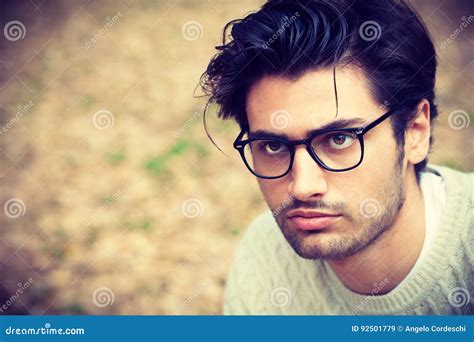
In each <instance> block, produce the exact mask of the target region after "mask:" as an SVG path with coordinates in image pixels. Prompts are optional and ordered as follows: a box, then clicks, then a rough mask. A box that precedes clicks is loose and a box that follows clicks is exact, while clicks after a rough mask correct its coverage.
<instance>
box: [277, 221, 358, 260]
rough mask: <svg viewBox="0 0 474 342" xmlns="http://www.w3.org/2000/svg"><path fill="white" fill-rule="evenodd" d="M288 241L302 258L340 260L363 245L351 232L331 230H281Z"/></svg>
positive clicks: (352, 253)
mask: <svg viewBox="0 0 474 342" xmlns="http://www.w3.org/2000/svg"><path fill="white" fill-rule="evenodd" d="M283 235H284V236H285V238H286V240H287V241H288V243H289V244H290V245H291V247H292V248H293V249H294V251H295V252H296V254H298V255H299V256H300V257H302V258H304V259H311V260H317V259H323V260H341V259H345V258H347V257H349V256H351V255H354V254H355V253H357V252H358V251H360V250H361V249H363V248H364V247H365V244H361V243H360V241H358V239H357V238H356V237H355V236H353V234H350V235H348V234H344V233H338V232H334V231H331V230H330V229H329V228H328V229H324V230H318V231H297V230H283Z"/></svg>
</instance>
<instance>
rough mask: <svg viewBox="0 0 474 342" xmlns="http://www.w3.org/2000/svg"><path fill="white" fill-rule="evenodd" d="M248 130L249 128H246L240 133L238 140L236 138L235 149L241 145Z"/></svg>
mask: <svg viewBox="0 0 474 342" xmlns="http://www.w3.org/2000/svg"><path fill="white" fill-rule="evenodd" d="M247 130H248V128H247V127H244V128H242V130H241V131H240V133H239V135H238V136H237V138H235V141H234V144H233V145H234V148H237V147H239V146H241V145H240V140H241V139H242V138H243V136H244V135H245V133H247Z"/></svg>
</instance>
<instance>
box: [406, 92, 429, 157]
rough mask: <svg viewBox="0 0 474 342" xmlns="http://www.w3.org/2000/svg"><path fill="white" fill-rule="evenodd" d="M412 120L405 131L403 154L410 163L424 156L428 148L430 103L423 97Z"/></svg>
mask: <svg viewBox="0 0 474 342" xmlns="http://www.w3.org/2000/svg"><path fill="white" fill-rule="evenodd" d="M416 111H417V112H416V114H415V116H414V118H413V120H412V121H411V122H410V123H409V124H408V127H407V129H406V131H405V156H406V158H407V161H408V162H409V163H411V164H413V165H414V164H417V163H419V162H421V161H422V160H423V159H425V158H426V156H427V155H428V152H429V149H430V135H431V124H430V103H429V102H428V100H426V99H423V100H421V102H420V103H419V104H418V106H417V109H416Z"/></svg>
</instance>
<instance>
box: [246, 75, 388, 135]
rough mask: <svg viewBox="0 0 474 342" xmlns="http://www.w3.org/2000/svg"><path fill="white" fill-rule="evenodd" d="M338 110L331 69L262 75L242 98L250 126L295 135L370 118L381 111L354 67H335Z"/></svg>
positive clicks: (363, 79)
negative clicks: (294, 76) (294, 74)
mask: <svg viewBox="0 0 474 342" xmlns="http://www.w3.org/2000/svg"><path fill="white" fill-rule="evenodd" d="M336 82H337V83H336V85H337V94H338V101H339V112H338V116H337V118H336V116H335V115H336V99H335V93H334V78H333V72H332V69H322V70H315V71H309V72H306V73H305V74H303V75H302V76H301V77H299V78H298V79H296V80H290V79H287V78H284V77H280V76H266V77H264V78H262V79H261V80H259V81H258V82H256V83H255V84H253V85H252V87H251V88H250V89H249V93H248V95H247V102H246V110H247V119H248V122H249V126H250V130H251V131H256V130H266V131H270V132H274V133H276V134H281V133H285V134H286V135H288V136H289V137H292V138H294V139H298V138H300V137H301V136H304V135H305V132H307V131H309V130H312V129H317V128H319V127H322V126H324V125H326V124H328V123H331V122H334V121H335V120H340V119H353V118H362V119H364V120H366V121H370V120H371V119H374V118H376V117H377V115H378V114H379V113H380V112H382V110H381V109H378V105H377V103H376V101H375V100H374V99H373V98H372V95H371V92H370V89H369V86H368V82H367V79H366V77H365V75H364V74H363V73H362V72H361V71H360V70H359V69H356V68H344V69H337V70H336Z"/></svg>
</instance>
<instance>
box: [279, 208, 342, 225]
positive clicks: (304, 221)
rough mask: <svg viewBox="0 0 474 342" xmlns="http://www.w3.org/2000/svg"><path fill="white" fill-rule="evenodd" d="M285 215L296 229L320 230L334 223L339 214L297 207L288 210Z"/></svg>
mask: <svg viewBox="0 0 474 342" xmlns="http://www.w3.org/2000/svg"><path fill="white" fill-rule="evenodd" d="M287 217H288V219H289V220H290V222H291V223H292V224H293V226H295V228H297V229H300V230H320V229H324V228H327V227H329V226H330V225H331V224H334V223H335V222H336V221H337V220H338V219H339V218H340V217H341V215H338V214H331V213H324V212H320V211H313V210H301V209H297V210H292V211H290V212H289V213H288V215H287Z"/></svg>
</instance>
